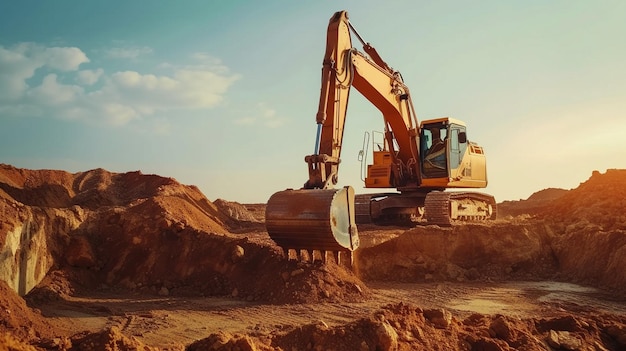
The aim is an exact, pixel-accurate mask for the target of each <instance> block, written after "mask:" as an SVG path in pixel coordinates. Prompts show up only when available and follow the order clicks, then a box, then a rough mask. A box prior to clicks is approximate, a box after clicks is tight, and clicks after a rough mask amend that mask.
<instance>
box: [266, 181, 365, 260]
mask: <svg viewBox="0 0 626 351" xmlns="http://www.w3.org/2000/svg"><path fill="white" fill-rule="evenodd" d="M265 226H266V229H267V232H268V234H269V235H270V238H272V240H274V242H276V244H277V245H278V246H280V247H281V248H283V250H284V251H285V253H286V255H287V256H289V252H290V250H294V251H295V253H296V258H297V259H303V258H302V257H301V254H302V252H303V251H305V252H306V253H307V254H308V258H309V260H310V261H314V260H315V256H314V255H315V251H318V252H319V256H320V258H321V260H322V261H325V260H326V254H327V253H328V252H332V253H333V255H334V257H335V259H336V261H337V263H339V260H340V253H341V252H347V253H349V254H350V256H351V252H352V251H354V250H356V249H357V248H358V246H359V236H358V231H357V227H356V222H355V210H354V189H353V188H352V187H350V186H347V187H344V188H341V189H330V190H322V189H299V190H291V189H288V190H284V191H280V192H277V193H275V194H274V195H272V197H270V199H269V200H268V202H267V207H266V210H265Z"/></svg>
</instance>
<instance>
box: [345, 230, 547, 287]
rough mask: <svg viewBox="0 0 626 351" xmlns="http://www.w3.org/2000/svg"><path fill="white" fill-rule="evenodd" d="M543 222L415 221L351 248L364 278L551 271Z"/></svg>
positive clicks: (417, 279) (523, 276)
mask: <svg viewBox="0 0 626 351" xmlns="http://www.w3.org/2000/svg"><path fill="white" fill-rule="evenodd" d="M553 237H554V233H552V232H551V231H550V229H549V228H547V227H546V226H545V225H543V224H532V223H523V224H511V223H497V224H493V225H489V224H473V225H463V226H459V227H455V228H440V227H437V226H425V227H416V228H413V229H411V230H408V231H406V232H405V233H403V234H402V235H400V236H398V237H397V238H394V239H392V240H389V241H387V242H385V243H382V244H380V245H377V246H373V247H369V248H363V249H361V250H359V251H357V254H356V258H357V269H358V272H359V273H360V274H361V276H362V277H363V278H364V279H373V280H389V279H392V280H399V281H412V282H420V281H433V280H456V281H466V280H476V279H487V278H489V279H504V278H507V279H515V278H516V277H517V278H520V279H529V278H539V277H544V278H548V277H553V276H554V275H555V274H556V270H557V262H556V261H555V258H554V257H553V255H552V251H551V248H550V242H551V241H552V239H553Z"/></svg>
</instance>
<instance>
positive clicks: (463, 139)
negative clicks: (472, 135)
mask: <svg viewBox="0 0 626 351" xmlns="http://www.w3.org/2000/svg"><path fill="white" fill-rule="evenodd" d="M466 142H467V133H465V132H460V133H459V143H461V144H464V143H466Z"/></svg>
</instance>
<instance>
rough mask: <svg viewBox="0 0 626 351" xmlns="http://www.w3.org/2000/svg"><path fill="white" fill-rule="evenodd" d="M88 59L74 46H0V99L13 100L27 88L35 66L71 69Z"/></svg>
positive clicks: (32, 44)
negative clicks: (27, 81)
mask: <svg viewBox="0 0 626 351" xmlns="http://www.w3.org/2000/svg"><path fill="white" fill-rule="evenodd" d="M86 62H89V59H88V58H87V55H85V53H84V52H82V51H81V50H80V49H78V48H74V47H51V48H47V47H44V46H41V45H38V44H34V43H21V44H18V45H15V46H13V47H9V48H5V47H3V46H0V100H16V99H19V98H21V97H23V96H24V94H25V93H26V91H27V90H28V89H29V86H28V84H26V80H27V79H30V78H32V77H33V76H34V74H35V71H36V70H37V69H40V68H43V67H48V68H51V69H56V70H60V71H64V72H67V71H74V70H77V69H78V67H79V66H80V65H81V64H82V63H86Z"/></svg>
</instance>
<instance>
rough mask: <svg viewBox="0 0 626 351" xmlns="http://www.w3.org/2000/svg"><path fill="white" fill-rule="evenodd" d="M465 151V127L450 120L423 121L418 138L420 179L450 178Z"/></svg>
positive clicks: (461, 123) (458, 122)
mask: <svg viewBox="0 0 626 351" xmlns="http://www.w3.org/2000/svg"><path fill="white" fill-rule="evenodd" d="M466 149H467V135H466V131H465V125H464V124H463V122H461V121H457V120H454V119H451V118H447V117H445V118H438V119H434V120H429V121H423V122H422V126H421V136H420V157H421V165H422V177H424V178H450V173H451V170H455V169H457V168H458V167H459V165H460V164H461V160H462V158H463V155H464V153H465V151H466Z"/></svg>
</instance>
